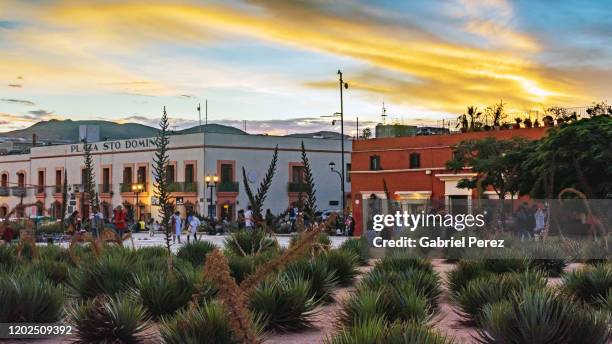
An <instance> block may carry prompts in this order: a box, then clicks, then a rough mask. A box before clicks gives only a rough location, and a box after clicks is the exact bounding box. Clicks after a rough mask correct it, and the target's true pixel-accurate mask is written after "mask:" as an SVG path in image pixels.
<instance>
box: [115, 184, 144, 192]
mask: <svg viewBox="0 0 612 344" xmlns="http://www.w3.org/2000/svg"><path fill="white" fill-rule="evenodd" d="M137 185H141V188H140V189H136V187H137ZM111 189H112V188H111ZM119 190H120V192H121V193H125V192H136V191H138V192H147V184H146V183H121V184H119Z"/></svg>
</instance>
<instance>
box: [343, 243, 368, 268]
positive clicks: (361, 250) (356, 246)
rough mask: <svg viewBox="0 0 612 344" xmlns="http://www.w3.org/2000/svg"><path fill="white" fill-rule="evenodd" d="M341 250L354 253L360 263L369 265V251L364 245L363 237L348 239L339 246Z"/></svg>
mask: <svg viewBox="0 0 612 344" xmlns="http://www.w3.org/2000/svg"><path fill="white" fill-rule="evenodd" d="M339 248H340V249H341V250H344V251H348V252H351V253H353V254H354V255H356V256H357V257H358V259H359V260H358V261H359V265H368V258H369V257H368V252H367V250H366V248H365V247H364V245H363V243H362V241H361V239H359V238H349V239H346V240H345V241H344V242H343V243H342V245H340V247H339Z"/></svg>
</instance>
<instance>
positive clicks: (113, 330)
mask: <svg viewBox="0 0 612 344" xmlns="http://www.w3.org/2000/svg"><path fill="white" fill-rule="evenodd" d="M68 321H69V322H70V323H71V324H72V325H73V326H74V328H75V329H76V331H75V333H74V336H75V339H76V340H77V342H80V343H146V342H148V341H149V340H152V338H151V336H150V335H148V334H147V333H146V331H147V330H148V328H149V327H150V321H149V318H148V316H147V314H146V311H145V309H144V307H143V306H142V305H141V304H139V303H138V302H137V301H136V300H134V299H133V298H131V297H129V296H126V295H118V296H115V297H110V296H100V297H97V298H95V299H92V300H89V301H86V302H85V303H81V304H76V305H73V306H71V307H69V308H68Z"/></svg>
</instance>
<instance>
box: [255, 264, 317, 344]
mask: <svg viewBox="0 0 612 344" xmlns="http://www.w3.org/2000/svg"><path fill="white" fill-rule="evenodd" d="M316 307H317V302H316V300H315V299H314V297H312V295H311V293H310V282H309V281H308V280H306V279H304V278H301V277H299V276H288V275H284V274H280V275H278V276H277V277H276V278H274V279H269V280H266V281H264V282H262V283H261V284H260V285H259V286H258V287H257V288H255V290H253V292H252V293H251V295H250V301H249V308H250V309H251V310H252V311H253V312H254V313H255V314H256V315H257V316H258V317H261V318H262V319H265V327H266V328H268V329H274V330H278V331H281V332H290V331H298V330H302V329H304V328H308V327H311V326H312V316H313V315H315V314H316Z"/></svg>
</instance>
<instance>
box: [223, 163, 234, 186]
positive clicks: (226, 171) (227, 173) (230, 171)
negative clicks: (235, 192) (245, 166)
mask: <svg viewBox="0 0 612 344" xmlns="http://www.w3.org/2000/svg"><path fill="white" fill-rule="evenodd" d="M233 181H234V166H233V165H232V164H221V184H227V183H231V182H233Z"/></svg>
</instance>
